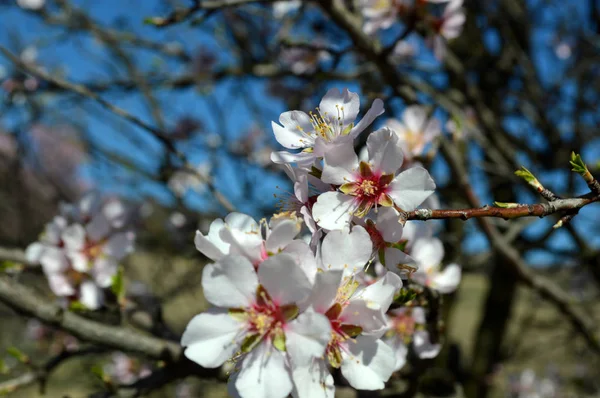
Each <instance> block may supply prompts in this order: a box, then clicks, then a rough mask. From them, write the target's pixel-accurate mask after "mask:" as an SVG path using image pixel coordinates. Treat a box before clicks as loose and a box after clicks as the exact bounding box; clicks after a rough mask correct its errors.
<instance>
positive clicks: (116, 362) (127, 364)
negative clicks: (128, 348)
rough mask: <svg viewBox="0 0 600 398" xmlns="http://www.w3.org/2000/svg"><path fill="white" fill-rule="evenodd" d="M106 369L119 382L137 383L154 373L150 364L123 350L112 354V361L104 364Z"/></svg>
mask: <svg viewBox="0 0 600 398" xmlns="http://www.w3.org/2000/svg"><path fill="white" fill-rule="evenodd" d="M104 371H105V372H106V373H107V374H109V375H110V377H111V379H113V380H116V381H117V382H118V383H119V384H131V383H135V382H136V381H138V380H139V379H141V378H143V377H146V376H149V375H150V373H152V371H151V369H150V367H149V366H148V365H146V364H142V363H141V362H140V361H139V360H137V359H134V358H132V357H130V356H128V355H126V354H124V353H122V352H115V353H114V354H113V355H112V357H111V361H110V363H108V364H106V365H105V366H104Z"/></svg>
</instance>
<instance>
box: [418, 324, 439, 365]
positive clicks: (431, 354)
mask: <svg viewBox="0 0 600 398" xmlns="http://www.w3.org/2000/svg"><path fill="white" fill-rule="evenodd" d="M413 348H414V350H415V353H416V354H417V355H418V356H419V358H435V357H436V356H437V355H438V354H439V353H440V350H441V349H442V345H441V344H432V343H431V340H430V338H429V333H427V332H426V331H424V330H418V331H416V332H415V334H413Z"/></svg>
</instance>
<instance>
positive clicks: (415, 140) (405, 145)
mask: <svg viewBox="0 0 600 398" xmlns="http://www.w3.org/2000/svg"><path fill="white" fill-rule="evenodd" d="M385 125H386V126H387V127H389V128H390V129H391V130H393V131H394V132H395V133H396V134H398V137H399V138H400V141H399V143H400V146H401V147H402V152H403V153H404V156H405V159H406V161H407V162H411V161H412V160H413V159H414V158H415V157H418V156H422V155H423V153H424V151H425V148H426V147H427V145H428V144H429V143H431V142H432V141H433V140H434V139H435V138H436V137H437V136H439V135H440V133H441V126H440V121H439V120H438V119H436V118H434V117H431V116H429V115H428V112H427V108H425V107H424V106H420V105H411V106H408V107H407V108H406V109H405V110H404V112H403V113H402V119H401V120H396V119H389V120H387V121H386V124H385Z"/></svg>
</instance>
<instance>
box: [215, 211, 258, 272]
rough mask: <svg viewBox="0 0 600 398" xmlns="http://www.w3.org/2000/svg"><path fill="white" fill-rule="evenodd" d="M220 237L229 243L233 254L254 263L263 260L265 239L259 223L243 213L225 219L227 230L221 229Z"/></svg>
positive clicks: (230, 215)
mask: <svg viewBox="0 0 600 398" xmlns="http://www.w3.org/2000/svg"><path fill="white" fill-rule="evenodd" d="M219 236H220V237H221V239H222V240H223V241H224V242H226V243H229V245H230V246H229V252H230V253H231V254H241V255H243V256H246V257H248V258H249V259H250V260H251V261H252V262H259V261H261V260H262V255H261V249H262V244H263V239H262V236H261V234H260V227H259V226H258V223H257V222H256V221H254V219H253V218H252V217H250V216H248V215H246V214H242V213H230V214H229V215H228V216H227V217H225V228H223V229H221V231H220V233H219Z"/></svg>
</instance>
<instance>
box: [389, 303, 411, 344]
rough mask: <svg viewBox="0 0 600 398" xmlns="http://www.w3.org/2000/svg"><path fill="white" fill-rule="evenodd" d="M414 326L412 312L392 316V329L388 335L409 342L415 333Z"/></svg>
mask: <svg viewBox="0 0 600 398" xmlns="http://www.w3.org/2000/svg"><path fill="white" fill-rule="evenodd" d="M415 326H416V324H415V319H414V318H413V316H412V312H411V311H410V310H407V311H405V312H403V313H400V314H396V315H394V317H393V318H392V328H391V329H390V331H389V332H388V334H391V335H394V334H395V335H397V336H398V337H399V338H401V339H402V340H404V341H405V342H410V340H411V338H412V335H413V334H414V333H415Z"/></svg>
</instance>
